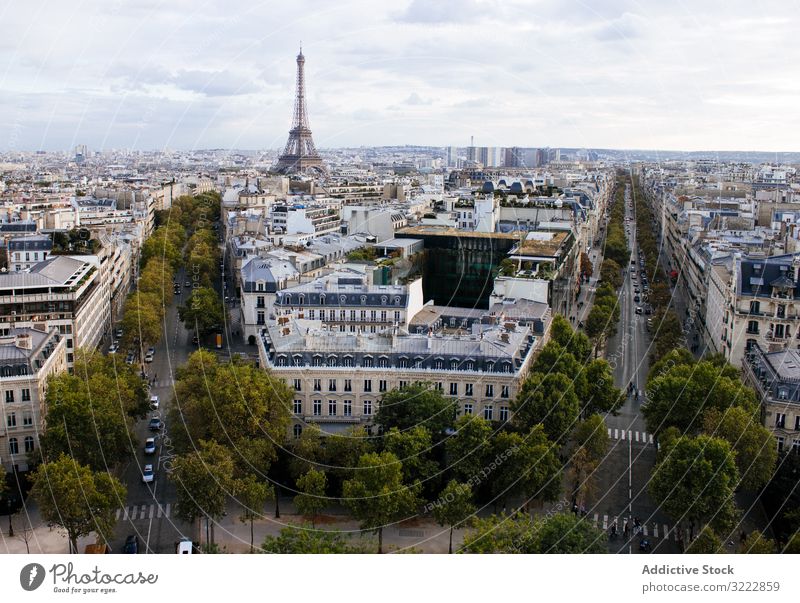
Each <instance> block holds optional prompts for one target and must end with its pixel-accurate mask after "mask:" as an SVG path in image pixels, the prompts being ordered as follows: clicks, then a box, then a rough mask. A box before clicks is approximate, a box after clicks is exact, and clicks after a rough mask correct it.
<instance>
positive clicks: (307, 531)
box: [261, 526, 361, 555]
mask: <svg viewBox="0 0 800 603" xmlns="http://www.w3.org/2000/svg"><path fill="white" fill-rule="evenodd" d="M261 550H262V551H263V552H265V553H277V554H282V555H300V554H307V555H330V554H343V553H358V552H361V551H360V550H359V549H358V548H355V547H352V546H350V545H348V544H347V543H346V542H345V540H344V538H342V536H341V534H338V533H337V532H324V531H321V530H316V529H314V528H312V527H311V526H300V527H294V526H290V527H285V528H283V529H282V530H281V532H280V535H279V536H277V537H276V536H267V537H266V538H265V539H264V544H262V545H261Z"/></svg>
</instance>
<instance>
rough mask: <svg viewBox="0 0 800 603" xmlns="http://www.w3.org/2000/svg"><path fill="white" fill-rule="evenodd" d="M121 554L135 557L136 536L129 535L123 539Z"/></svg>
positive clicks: (137, 543)
mask: <svg viewBox="0 0 800 603" xmlns="http://www.w3.org/2000/svg"><path fill="white" fill-rule="evenodd" d="M122 552H123V553H127V554H128V555H135V554H136V553H138V552H139V537H138V536H137V535H136V534H130V535H129V536H128V537H127V538H126V539H125V546H124V547H122Z"/></svg>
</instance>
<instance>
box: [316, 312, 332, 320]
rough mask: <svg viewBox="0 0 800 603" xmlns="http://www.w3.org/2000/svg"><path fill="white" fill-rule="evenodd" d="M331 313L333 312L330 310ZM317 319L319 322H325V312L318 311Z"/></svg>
mask: <svg viewBox="0 0 800 603" xmlns="http://www.w3.org/2000/svg"><path fill="white" fill-rule="evenodd" d="M331 312H333V310H331ZM319 319H320V320H325V310H320V311H319Z"/></svg>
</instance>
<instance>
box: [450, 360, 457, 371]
mask: <svg viewBox="0 0 800 603" xmlns="http://www.w3.org/2000/svg"><path fill="white" fill-rule="evenodd" d="M450 370H451V371H455V370H458V360H451V361H450Z"/></svg>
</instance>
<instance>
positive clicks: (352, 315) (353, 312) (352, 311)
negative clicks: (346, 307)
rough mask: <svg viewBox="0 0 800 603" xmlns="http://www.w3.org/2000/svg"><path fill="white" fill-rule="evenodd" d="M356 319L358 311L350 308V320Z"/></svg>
mask: <svg viewBox="0 0 800 603" xmlns="http://www.w3.org/2000/svg"><path fill="white" fill-rule="evenodd" d="M355 319H356V311H355V310H350V320H355Z"/></svg>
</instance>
